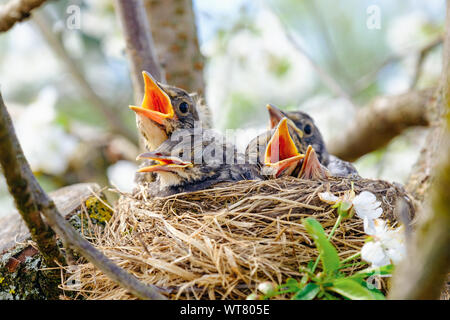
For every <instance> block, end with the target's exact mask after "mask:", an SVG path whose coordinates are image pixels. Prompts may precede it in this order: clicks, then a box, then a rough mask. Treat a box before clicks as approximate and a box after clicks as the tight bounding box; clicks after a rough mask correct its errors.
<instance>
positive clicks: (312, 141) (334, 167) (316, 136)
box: [267, 104, 360, 178]
mask: <svg viewBox="0 0 450 320" xmlns="http://www.w3.org/2000/svg"><path fill="white" fill-rule="evenodd" d="M267 109H268V111H269V115H270V126H271V128H273V127H274V126H276V125H277V123H278V122H279V121H280V120H281V119H282V118H284V117H287V118H288V119H290V120H291V121H292V122H293V123H294V125H295V126H296V127H297V129H299V130H301V131H302V132H303V133H304V136H303V139H304V143H305V144H306V145H311V146H312V147H313V149H314V151H315V152H316V155H317V158H318V160H319V162H320V163H321V164H322V165H324V166H326V167H327V169H328V170H329V171H330V173H331V175H333V176H337V177H350V178H360V176H359V174H358V171H357V170H356V168H355V167H354V166H353V165H352V164H351V163H350V162H347V161H344V160H341V159H339V158H338V157H336V156H334V155H331V154H329V153H328V151H327V149H326V146H325V142H324V140H323V137H322V134H321V133H320V131H319V128H318V127H317V126H316V125H315V123H314V121H313V119H312V118H311V117H310V116H309V115H308V114H307V113H305V112H301V111H291V112H283V111H281V110H280V109H278V108H277V107H275V106H273V105H270V104H269V105H267Z"/></svg>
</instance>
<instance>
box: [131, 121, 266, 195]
mask: <svg viewBox="0 0 450 320" xmlns="http://www.w3.org/2000/svg"><path fill="white" fill-rule="evenodd" d="M178 133H180V134H178ZM177 138H178V139H177ZM137 159H138V160H142V159H146V160H152V161H155V162H156V164H153V165H150V166H145V167H143V168H140V169H139V170H138V172H140V173H144V172H154V173H156V175H157V179H156V181H154V182H151V183H150V184H149V185H148V186H149V188H148V190H149V194H151V195H153V196H160V197H163V196H169V195H172V194H177V193H181V192H193V191H197V190H203V189H207V188H209V187H211V186H213V185H216V184H218V183H221V182H230V181H240V180H261V179H262V176H261V175H260V174H259V168H258V166H257V165H252V164H248V163H245V159H244V156H243V155H241V154H239V153H238V152H237V151H236V148H235V146H234V145H231V144H228V143H225V142H224V141H223V137H221V136H219V135H218V134H211V131H210V130H208V131H204V130H201V131H200V132H198V130H195V129H187V130H182V131H181V132H174V134H173V135H172V138H171V139H168V140H166V141H165V142H163V143H162V144H161V145H160V146H159V147H158V148H157V149H156V150H154V151H151V152H146V153H143V154H141V155H139V156H138V158H137Z"/></svg>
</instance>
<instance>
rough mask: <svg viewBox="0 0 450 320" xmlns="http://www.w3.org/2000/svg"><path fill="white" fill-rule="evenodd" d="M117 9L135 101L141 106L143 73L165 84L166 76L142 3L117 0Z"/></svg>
mask: <svg viewBox="0 0 450 320" xmlns="http://www.w3.org/2000/svg"><path fill="white" fill-rule="evenodd" d="M115 7H116V12H117V17H118V19H119V20H120V22H121V24H122V30H123V34H124V37H125V42H126V44H127V54H128V57H129V60H130V68H131V79H132V81H133V88H134V99H135V102H136V104H140V103H141V100H142V97H143V96H144V82H143V80H142V71H144V70H145V71H148V72H150V73H151V74H152V76H153V77H154V78H155V79H156V80H158V81H162V82H165V79H164V75H163V73H162V71H161V67H160V65H159V63H158V60H157V56H156V52H155V49H154V48H155V46H154V44H153V38H152V33H151V30H150V24H149V22H148V19H147V14H146V12H145V8H144V4H143V3H142V1H141V0H116V1H115Z"/></svg>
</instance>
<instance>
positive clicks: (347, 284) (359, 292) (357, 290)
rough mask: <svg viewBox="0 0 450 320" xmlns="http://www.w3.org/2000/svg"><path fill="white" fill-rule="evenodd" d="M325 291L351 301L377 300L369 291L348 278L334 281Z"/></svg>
mask: <svg viewBox="0 0 450 320" xmlns="http://www.w3.org/2000/svg"><path fill="white" fill-rule="evenodd" d="M327 289H328V290H330V291H334V292H336V293H339V294H340V295H342V296H344V297H346V298H349V299H351V300H377V298H379V297H378V296H376V295H375V294H373V293H372V292H371V291H370V290H369V289H367V288H366V287H364V286H363V285H361V284H359V283H358V282H357V281H355V280H352V279H349V278H345V279H336V280H335V281H334V282H333V286H332V287H329V288H327Z"/></svg>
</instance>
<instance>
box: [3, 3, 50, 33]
mask: <svg viewBox="0 0 450 320" xmlns="http://www.w3.org/2000/svg"><path fill="white" fill-rule="evenodd" d="M45 1H46V0H11V1H9V2H8V3H6V4H4V5H2V6H0V32H5V31H8V30H9V29H11V28H12V27H13V26H14V24H15V23H16V22H20V21H22V20H25V19H27V18H29V17H30V15H31V10H33V9H35V8H38V7H40V6H41V5H42V4H43V3H44V2H45Z"/></svg>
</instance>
